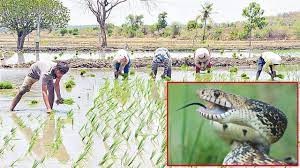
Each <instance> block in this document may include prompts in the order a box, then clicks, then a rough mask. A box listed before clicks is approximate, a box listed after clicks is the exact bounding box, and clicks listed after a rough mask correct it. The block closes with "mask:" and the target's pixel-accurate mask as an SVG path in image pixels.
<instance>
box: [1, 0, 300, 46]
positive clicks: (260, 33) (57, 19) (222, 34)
mask: <svg viewBox="0 0 300 168" xmlns="http://www.w3.org/2000/svg"><path fill="white" fill-rule="evenodd" d="M127 1H128V0H82V2H84V3H85V5H86V6H87V7H88V9H89V10H90V12H91V13H93V15H94V16H95V19H96V20H97V22H98V26H96V27H93V28H92V32H99V33H98V34H99V36H98V37H99V45H100V46H101V47H102V48H105V47H106V46H107V36H109V37H128V38H132V37H169V38H181V39H192V40H193V42H198V41H201V42H205V41H206V40H207V39H209V40H246V39H248V40H249V44H250V46H251V41H252V40H253V39H270V38H279V39H286V38H289V37H290V36H293V35H296V37H297V38H298V37H299V36H300V28H299V26H300V22H299V21H296V22H293V23H291V24H292V27H293V28H292V30H293V32H292V33H291V31H290V29H291V27H290V26H291V25H288V26H289V27H288V28H287V26H286V25H282V23H285V22H284V21H283V22H280V24H278V25H274V21H273V20H272V19H269V20H268V19H266V18H265V17H264V10H263V9H262V8H261V7H260V5H259V4H258V3H256V2H252V3H250V4H249V5H248V6H247V7H246V8H244V9H243V11H241V14H242V16H244V17H245V18H246V21H244V22H235V23H221V24H217V23H214V22H213V20H212V18H211V15H212V13H213V11H214V6H213V4H212V3H204V4H203V5H201V6H200V7H199V9H201V10H200V12H199V14H198V16H197V17H196V18H194V19H192V20H190V21H188V23H187V24H185V25H183V24H180V23H177V22H174V23H168V21H167V20H168V13H167V12H162V13H160V14H159V15H158V16H157V22H156V23H155V24H152V25H145V24H144V22H143V18H144V17H143V15H128V16H127V17H126V21H125V23H124V24H122V25H121V26H116V25H113V24H111V23H108V22H107V20H108V19H109V17H110V15H111V13H112V12H113V10H114V9H115V8H116V7H117V6H119V5H120V4H122V3H125V2H127ZM137 1H138V2H141V3H144V5H146V6H151V4H152V3H154V1H151V0H147V1H145V0H137ZM69 20H70V11H69V9H67V8H66V7H64V6H63V4H62V3H61V2H60V1H59V0H0V27H6V28H8V29H9V30H10V31H13V32H15V33H16V34H17V37H18V39H17V49H18V50H22V49H23V46H24V41H25V37H26V36H27V35H28V34H30V33H31V32H33V31H35V30H37V27H38V25H39V26H40V28H41V29H44V30H45V29H47V30H50V31H52V30H57V31H59V33H60V35H61V36H65V35H74V36H76V35H80V33H81V32H82V30H80V29H77V28H75V29H67V28H66V26H67V25H68V21H69ZM294 27H295V28H294Z"/></svg>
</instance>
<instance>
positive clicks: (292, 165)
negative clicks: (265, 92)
mask: <svg viewBox="0 0 300 168" xmlns="http://www.w3.org/2000/svg"><path fill="white" fill-rule="evenodd" d="M211 83H213V84H237V85H239V84H295V85H296V89H297V91H296V93H297V97H296V108H297V112H296V113H297V114H296V116H297V121H296V122H297V127H296V132H297V133H296V140H297V142H296V143H297V152H296V160H297V164H287V165H276V164H274V165H268V164H267V165H253V164H244V165H234V164H226V165H225V164H201V163H200V164H170V163H169V138H168V134H169V97H168V96H169V85H170V84H174V85H175V84H211ZM299 85H300V83H298V82H288V81H287V82H229V81H228V82H167V95H166V99H167V131H166V132H167V135H166V137H167V138H166V139H167V164H166V166H235V167H242V166H243V167H244V166H255V167H264V166H265V167H266V166H267V167H270V166H276V167H277V166H281V167H282V166H285V167H286V166H288V167H298V166H299Z"/></svg>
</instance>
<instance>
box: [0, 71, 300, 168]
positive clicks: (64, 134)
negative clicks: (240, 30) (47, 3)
mask: <svg viewBox="0 0 300 168" xmlns="http://www.w3.org/2000/svg"><path fill="white" fill-rule="evenodd" d="M149 72H150V69H145V70H139V71H135V73H134V74H131V75H130V77H129V79H128V80H121V79H120V80H114V79H113V74H112V72H110V71H107V70H106V71H103V70H99V69H89V70H87V73H86V75H85V76H81V75H80V70H79V69H72V70H71V72H70V73H68V74H67V75H66V76H65V77H63V80H62V82H61V88H62V96H63V97H64V98H71V99H73V100H74V103H73V104H72V105H65V104H64V105H54V110H55V111H54V112H53V113H52V114H50V115H49V114H47V113H46V109H45V105H44V103H43V100H42V95H41V83H37V84H35V85H33V87H32V89H31V92H29V93H27V94H25V95H24V97H23V99H22V100H21V102H20V103H19V104H18V106H17V107H16V111H15V112H9V111H8V108H9V105H10V103H11V100H12V98H13V96H14V95H15V94H16V91H17V87H18V86H20V85H21V83H22V81H23V79H24V77H25V75H26V73H27V69H17V68H16V69H0V74H1V76H0V81H10V82H12V83H13V86H14V89H9V90H1V91H0V110H1V113H0V128H1V134H0V139H1V141H0V163H3V164H1V166H4V167H8V166H17V167H18V166H22V167H30V166H32V167H36V166H38V165H43V166H45V167H71V166H72V167H95V166H103V167H162V166H164V165H165V163H166V160H165V159H166V157H165V154H166V153H165V152H166V136H165V135H166V105H165V86H166V85H165V83H166V82H165V81H163V80H161V79H159V77H157V80H156V81H153V80H150V79H149V75H148V74H149ZM161 73H162V72H161V71H160V72H159V73H158V76H159V74H161ZM243 73H245V74H246V75H247V76H248V78H244V77H241V76H242V74H243ZM280 73H281V74H282V75H283V76H284V78H283V79H279V78H277V80H278V81H299V79H300V70H299V66H293V67H291V66H282V67H280ZM255 74H256V70H255V69H240V70H238V71H237V72H236V73H230V72H229V70H228V69H226V68H223V69H215V70H213V71H212V73H210V74H207V73H203V74H200V75H199V76H198V77H196V81H254V80H255ZM67 80H73V81H74V82H75V86H74V87H73V88H72V89H66V88H65V87H64V83H65V82H66V81H67ZM260 80H262V81H269V80H270V79H269V76H268V75H267V74H266V73H264V72H263V73H262V75H261V78H260ZM172 81H195V74H194V71H190V70H188V69H185V70H184V69H173V72H172ZM137 100H138V101H137ZM33 102H34V103H33Z"/></svg>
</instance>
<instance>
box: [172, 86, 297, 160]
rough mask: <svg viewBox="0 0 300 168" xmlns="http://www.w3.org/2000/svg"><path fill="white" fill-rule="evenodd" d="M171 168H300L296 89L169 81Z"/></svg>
mask: <svg viewBox="0 0 300 168" xmlns="http://www.w3.org/2000/svg"><path fill="white" fill-rule="evenodd" d="M167 88H168V90H167V92H168V98H167V103H168V104H167V105H168V107H167V109H168V113H167V165H168V166H204V165H206V166H209V165H214V166H217V165H220V166H221V165H247V166H252V165H264V166H269V165H273V166H274V165H293V166H296V165H298V150H297V148H298V143H297V142H298V136H297V123H298V104H297V103H298V84H297V83H296V82H284V83H283V82H281V83H274V82H273V83H271V82H264V83H255V82H250V83H232V82H222V83H218V82H213V83H207V82H202V83H194V82H190V83H183V82H168V87H167Z"/></svg>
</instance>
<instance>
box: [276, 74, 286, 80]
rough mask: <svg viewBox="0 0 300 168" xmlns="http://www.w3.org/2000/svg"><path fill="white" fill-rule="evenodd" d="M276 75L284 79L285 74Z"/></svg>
mask: <svg viewBox="0 0 300 168" xmlns="http://www.w3.org/2000/svg"><path fill="white" fill-rule="evenodd" d="M276 77H277V78H280V79H284V75H282V74H278V75H276Z"/></svg>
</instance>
